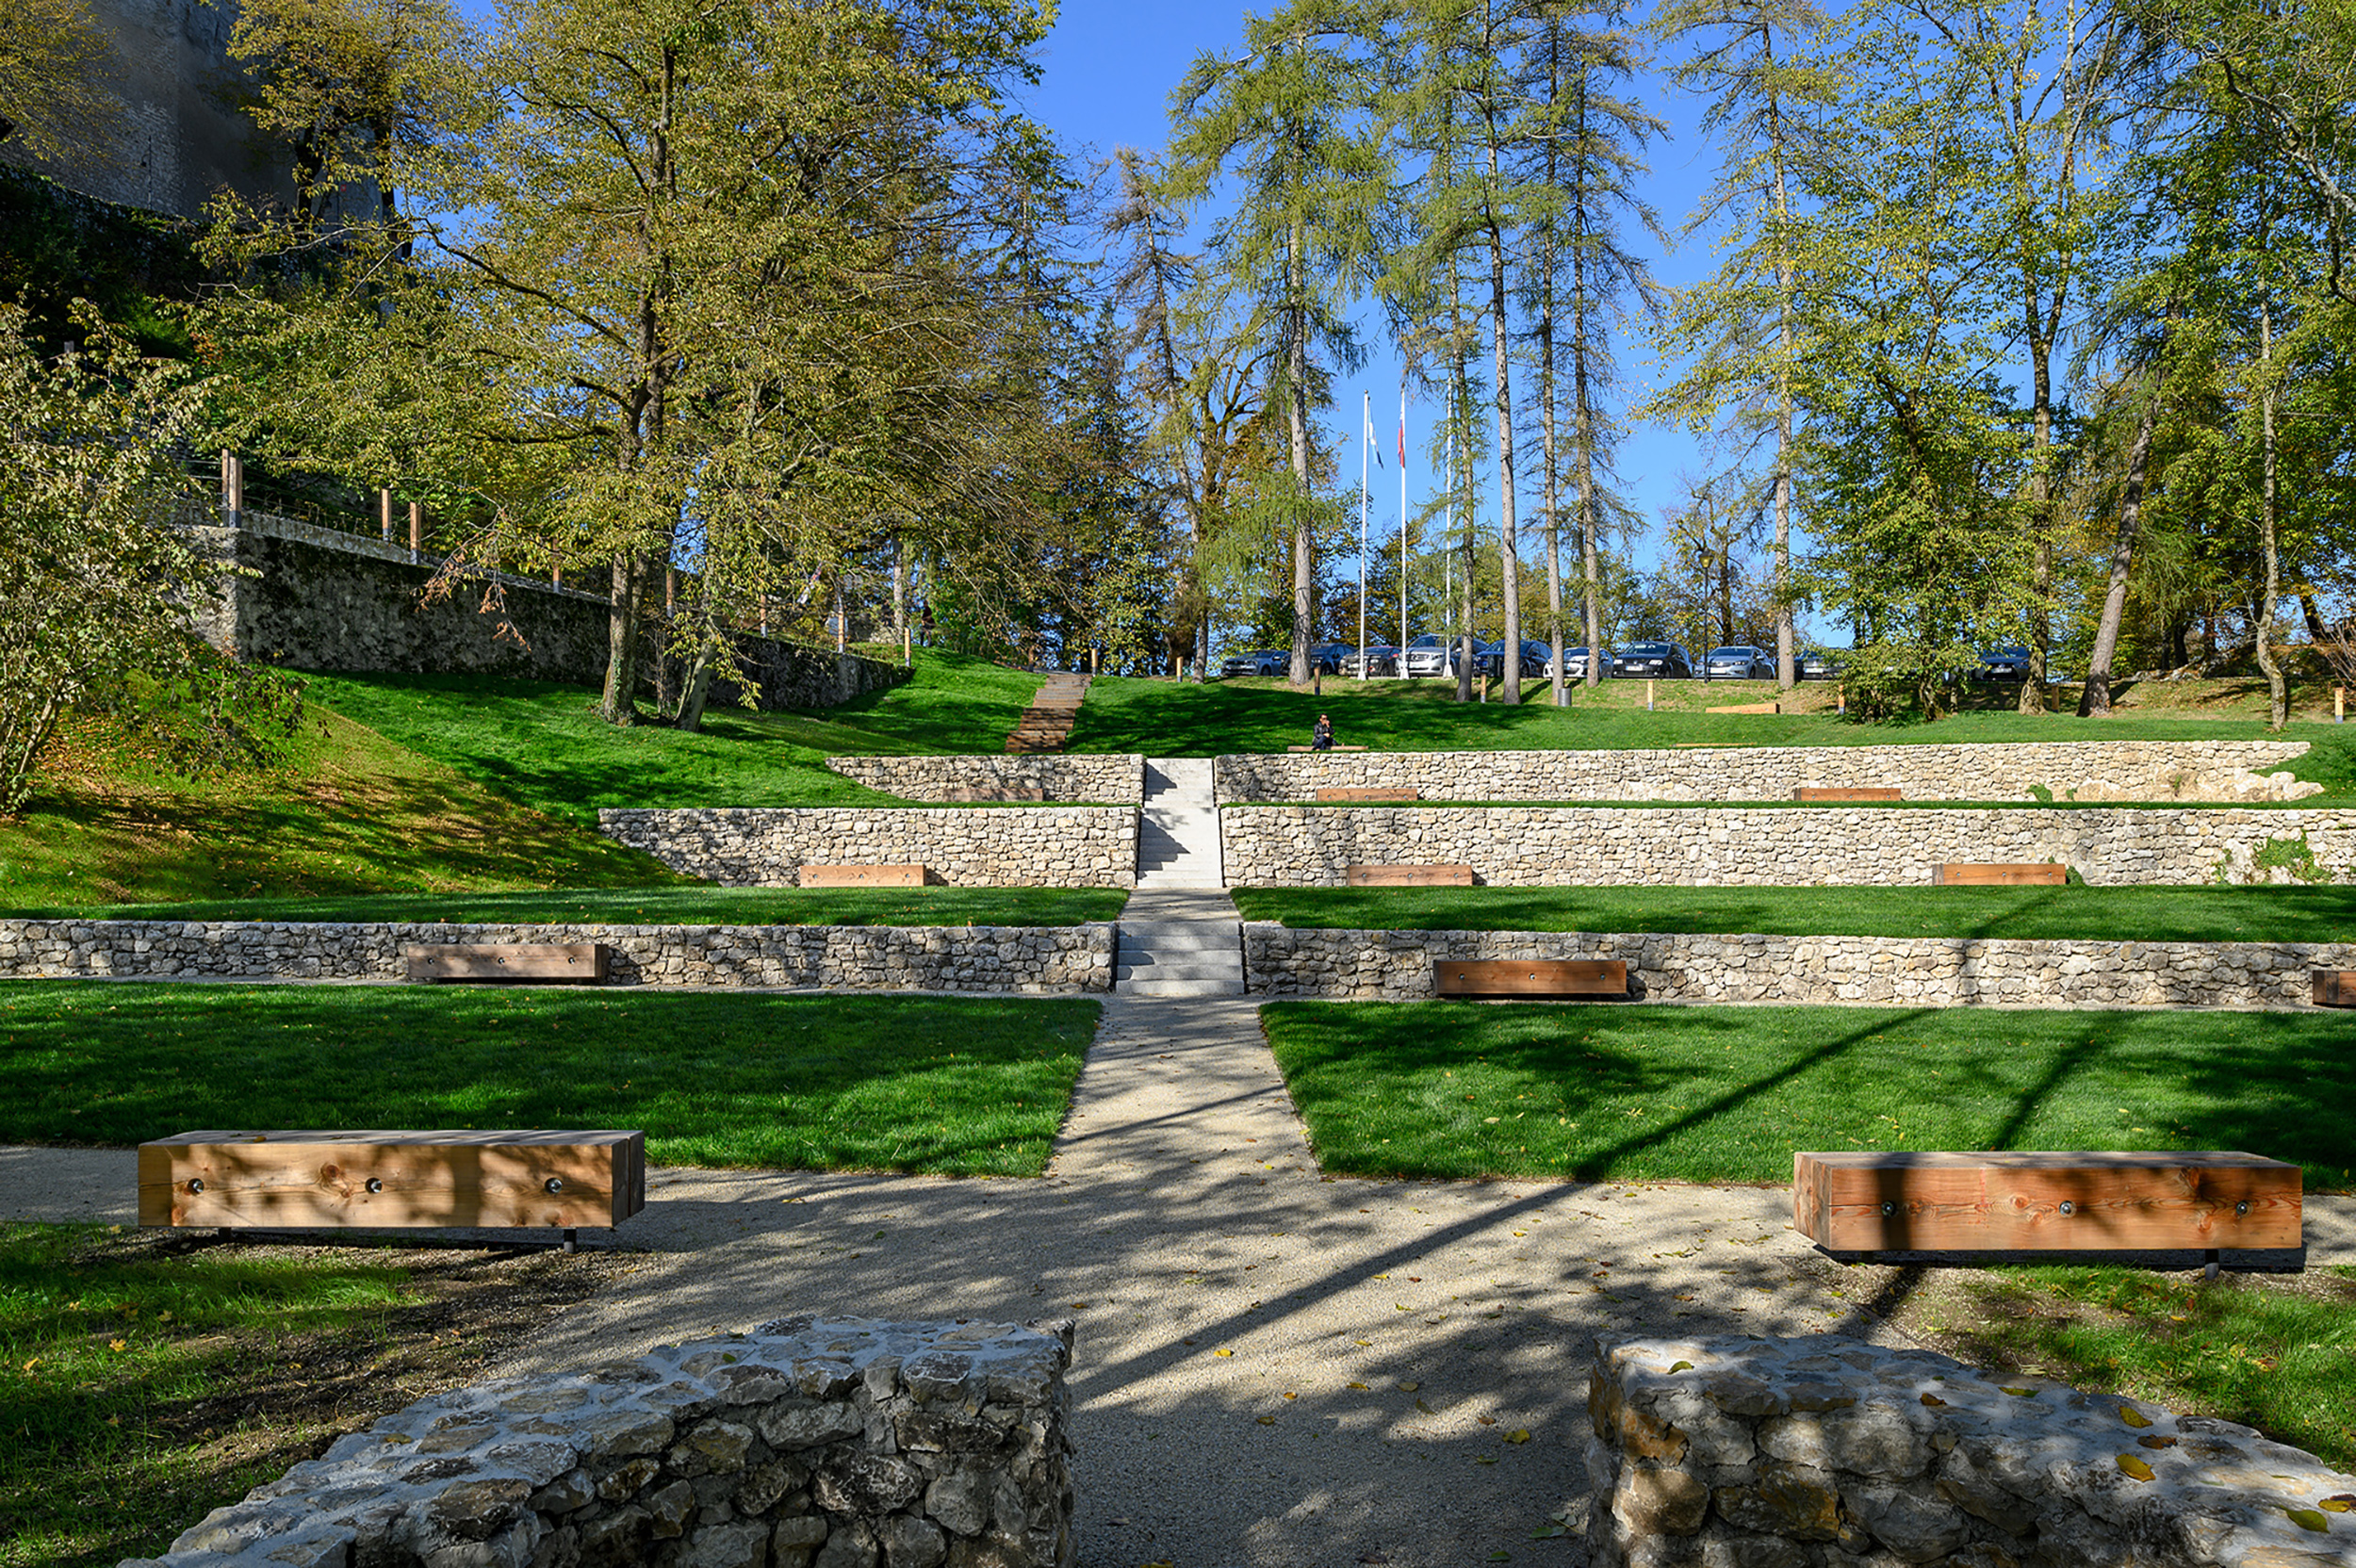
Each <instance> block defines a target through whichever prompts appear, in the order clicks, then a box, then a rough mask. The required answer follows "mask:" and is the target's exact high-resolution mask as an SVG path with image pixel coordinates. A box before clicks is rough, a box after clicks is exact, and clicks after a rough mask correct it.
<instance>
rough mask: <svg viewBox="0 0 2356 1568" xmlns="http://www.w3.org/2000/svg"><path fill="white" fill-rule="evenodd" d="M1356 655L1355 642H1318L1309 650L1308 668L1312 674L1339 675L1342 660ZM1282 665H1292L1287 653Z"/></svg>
mask: <svg viewBox="0 0 2356 1568" xmlns="http://www.w3.org/2000/svg"><path fill="white" fill-rule="evenodd" d="M1357 656H1358V645H1357V644H1355V643H1319V644H1317V645H1316V646H1315V647H1313V648H1311V649H1310V650H1309V669H1310V672H1311V673H1312V674H1314V675H1339V674H1341V673H1342V661H1343V660H1345V659H1354V658H1356V657H1357ZM1284 665H1285V668H1286V669H1288V670H1289V669H1290V668H1291V667H1292V659H1291V657H1290V656H1289V655H1287V656H1286V657H1285V660H1284Z"/></svg>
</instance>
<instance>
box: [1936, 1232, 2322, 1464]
mask: <svg viewBox="0 0 2356 1568" xmlns="http://www.w3.org/2000/svg"><path fill="white" fill-rule="evenodd" d="M1967 1288H1968V1289H1969V1291H1970V1294H1971V1296H1972V1298H1973V1299H1972V1302H1971V1304H1970V1310H1968V1311H1967V1312H1966V1313H1964V1314H1962V1315H1954V1314H1953V1313H1952V1312H1949V1313H1942V1311H1941V1309H1940V1308H1939V1307H1935V1306H1934V1307H1925V1308H1923V1309H1922V1310H1919V1311H1912V1312H1909V1313H1908V1314H1907V1319H1908V1321H1907V1323H1906V1327H1907V1328H1908V1329H1909V1330H1910V1331H1915V1332H1918V1333H1925V1334H1927V1335H1929V1336H1930V1337H1932V1338H1933V1340H1934V1342H1935V1343H1937V1344H1938V1345H1939V1348H1941V1349H1943V1350H1946V1351H1948V1352H1949V1353H1951V1354H1955V1355H1957V1356H1959V1357H1961V1358H1963V1359H1965V1360H1969V1361H1972V1362H1975V1363H1979V1364H1989V1363H1994V1364H2001V1365H2004V1366H2006V1367H2014V1368H2021V1369H2027V1368H2031V1367H2034V1368H2036V1369H2037V1370H2038V1371H2040V1372H2043V1373H2045V1374H2047V1375H2049V1376H2052V1377H2054V1378H2059V1379H2062V1380H2065V1381H2067V1382H2069V1383H2070V1384H2071V1385H2072V1386H2073V1387H2078V1388H2085V1389H2088V1390H2101V1391H2105V1392H2109V1393H2116V1394H2128V1395H2133V1396H2135V1397H2137V1398H2141V1399H2149V1400H2151V1401H2152V1402H2153V1403H2155V1404H2161V1405H2165V1406H2167V1407H2168V1408H2169V1409H2170V1410H2176V1411H2183V1412H2190V1413H2199V1414H2202V1415H2217V1416H2222V1417H2224V1418H2225V1419H2226V1420H2228V1421H2238V1422H2241V1423H2242V1424H2243V1425H2245V1426H2250V1427H2255V1428H2257V1429H2259V1430H2260V1431H2263V1432H2265V1433H2266V1435H2267V1436H2269V1437H2272V1438H2274V1439H2275V1440H2276V1441H2278V1442H2282V1443H2288V1444H2291V1445H2293V1446H2296V1447H2300V1448H2304V1449H2306V1450H2307V1451H2308V1452H2309V1453H2312V1454H2314V1455H2315V1456H2316V1457H2318V1458H2319V1459H2321V1460H2323V1461H2324V1462H2326V1463H2328V1464H2331V1465H2334V1466H2336V1467H2338V1468H2340V1469H2342V1470H2346V1469H2349V1468H2351V1467H2356V1270H2349V1269H2346V1268H2331V1269H2313V1270H2310V1271H2309V1272H2308V1273H2307V1274H2306V1275H2305V1276H2303V1277H2300V1278H2298V1279H2292V1280H2273V1279H2264V1278H2258V1277H2251V1278H2247V1279H2237V1278H2235V1277H2234V1276H2233V1275H2230V1274H2229V1275H2226V1276H2224V1277H2223V1278H2221V1279H2219V1280H2218V1281H2217V1282H2216V1283H2214V1284H2201V1283H2199V1282H2193V1281H2190V1280H2187V1279H2184V1278H2183V1277H2181V1276H2179V1277H2173V1278H2171V1277H2169V1276H2168V1275H2164V1274H2154V1273H2152V1272H2151V1271H2150V1270H2148V1269H2140V1268H2122V1267H2116V1266H2111V1267H2085V1266H2037V1267H2028V1268H2004V1269H1997V1270H1990V1271H1988V1272H1987V1273H1984V1274H1978V1275H1974V1276H1972V1277H1971V1283H1970V1285H1969V1286H1968V1287H1967Z"/></svg>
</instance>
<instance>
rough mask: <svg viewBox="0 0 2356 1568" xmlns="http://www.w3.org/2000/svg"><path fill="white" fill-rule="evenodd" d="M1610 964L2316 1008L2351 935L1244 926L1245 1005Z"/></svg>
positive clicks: (1404, 993) (1780, 987) (1820, 990)
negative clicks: (1494, 968)
mask: <svg viewBox="0 0 2356 1568" xmlns="http://www.w3.org/2000/svg"><path fill="white" fill-rule="evenodd" d="M1492 958H1501V959H1506V960H1509V961H1512V960H1522V959H1534V958H1601V959H1606V960H1609V959H1614V958H1616V959H1619V960H1620V961H1621V962H1623V963H1625V964H1627V965H1628V993H1629V996H1630V997H1631V998H1632V999H1636V1000H1643V1001H1651V1002H1710V1003H1720V1004H1744V1003H1769V1002H1785V1003H1806V1004H1809V1005H1821V1006H1840V1005H1875V1004H1883V1005H1890V1006H1909V1005H1911V1006H1924V1007H1950V1006H1972V1005H2003V1006H2024V1007H2027V1006H2034V1007H2245V1008H2270V1009H2290V1008H2302V1009H2303V1008H2307V1007H2311V1006H2313V1005H2314V975H2315V971H2317V970H2356V941H2348V942H2143V941H2124V942H2122V941H2012V940H2005V939H1974V938H1965V937H1774V936H1758V935H1751V936H1704V935H1694V934H1686V933H1661V932H1580V931H1347V930H1340V929H1323V928H1313V927H1303V928H1292V927H1287V926H1283V925H1277V924H1274V923H1268V922H1264V921H1253V922H1250V923H1246V924H1245V926H1244V928H1243V965H1244V989H1245V990H1246V992H1248V993H1249V994H1251V995H1252V996H1306V997H1318V998H1324V999H1328V1000H1333V1001H1351V1002H1371V1001H1383V1002H1408V1001H1415V1000H1418V999H1423V998H1429V997H1430V996H1432V994H1433V992H1432V965H1433V964H1434V963H1435V962H1450V963H1452V962H1458V961H1462V960H1466V959H1492Z"/></svg>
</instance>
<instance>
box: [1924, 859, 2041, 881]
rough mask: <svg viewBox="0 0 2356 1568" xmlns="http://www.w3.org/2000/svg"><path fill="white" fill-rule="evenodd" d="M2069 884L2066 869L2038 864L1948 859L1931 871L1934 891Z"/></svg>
mask: <svg viewBox="0 0 2356 1568" xmlns="http://www.w3.org/2000/svg"><path fill="white" fill-rule="evenodd" d="M2069 881H2070V868H2069V867H2068V866H2062V865H2053V864H2049V863H2046V862H2041V861H2040V862H2033V863H2031V864H2027V865H2019V866H2007V865H1979V864H1976V863H1974V862H1971V861H1963V860H1951V861H1949V862H1948V863H1947V864H1945V865H1943V866H1939V867H1936V868H1934V869H1933V871H1932V872H1931V886H1933V887H1935V888H2059V887H2062V886H2064V885H2066V884H2067V883H2068V882H2069Z"/></svg>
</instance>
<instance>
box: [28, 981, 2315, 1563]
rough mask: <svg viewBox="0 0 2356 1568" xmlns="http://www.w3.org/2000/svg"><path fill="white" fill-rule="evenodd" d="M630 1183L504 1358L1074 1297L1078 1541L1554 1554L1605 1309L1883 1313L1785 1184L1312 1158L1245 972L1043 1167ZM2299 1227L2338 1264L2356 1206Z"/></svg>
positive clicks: (1093, 1071)
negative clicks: (1347, 1167)
mask: <svg viewBox="0 0 2356 1568" xmlns="http://www.w3.org/2000/svg"><path fill="white" fill-rule="evenodd" d="M132 1182H133V1161H132V1156H131V1155H130V1154H129V1153H127V1152H119V1151H64V1150H21V1149H0V1217H24V1218H30V1217H43V1218H51V1217H55V1218H65V1217H84V1218H96V1219H106V1220H117V1221H120V1220H127V1219H128V1218H129V1217H130V1211H131V1202H130V1194H131V1191H132ZM648 1201H649V1207H648V1208H647V1210H646V1213H645V1214H643V1215H641V1216H639V1217H637V1218H635V1219H633V1220H631V1221H630V1223H629V1224H628V1225H627V1226H626V1227H625V1228H624V1229H623V1230H622V1231H621V1232H620V1233H619V1235H618V1240H619V1242H620V1243H621V1244H623V1245H626V1246H629V1247H631V1248H639V1249H645V1252H644V1253H643V1254H642V1255H641V1256H639V1257H637V1258H635V1259H633V1260H632V1262H631V1265H630V1266H629V1267H627V1268H626V1269H625V1270H624V1271H623V1273H622V1275H621V1276H620V1277H619V1278H617V1279H616V1280H615V1281H614V1284H613V1285H612V1286H611V1287H610V1288H609V1289H608V1290H607V1291H605V1292H604V1293H602V1294H601V1295H600V1296H599V1297H597V1299H594V1300H591V1301H587V1302H584V1303H582V1304H581V1305H580V1306H578V1307H576V1308H575V1309H573V1310H572V1311H571V1312H570V1313H569V1314H568V1315H565V1316H564V1317H563V1318H561V1319H560V1320H558V1321H556V1322H554V1323H551V1324H550V1325H549V1326H548V1331H546V1332H545V1333H544V1334H543V1335H542V1336H541V1337H540V1338H539V1339H537V1340H536V1341H535V1342H534V1343H533V1344H532V1346H530V1347H529V1348H527V1349H526V1350H525V1351H524V1352H523V1353H522V1354H520V1355H519V1356H518V1357H516V1358H515V1359H514V1360H512V1361H511V1362H510V1363H509V1364H507V1365H506V1366H505V1367H504V1368H503V1370H508V1371H524V1370H531V1369H534V1368H553V1367H563V1366H571V1365H578V1364H581V1363H582V1362H584V1361H588V1360H597V1359H603V1358H607V1357H613V1356H626V1355H632V1354H636V1353H638V1352H640V1351H641V1350H643V1349H645V1348H646V1347H648V1346H651V1345H655V1344H659V1343H662V1342H664V1341H668V1340H676V1339H681V1338H686V1337H691V1336H694V1335H696V1334H701V1333H705V1332H710V1331H730V1330H736V1329H741V1328H744V1327H745V1326H747V1325H749V1324H752V1323H755V1322H759V1321H761V1319H763V1318H766V1317H771V1316H775V1315H779V1314H781V1313H784V1312H787V1311H799V1310H819V1311H835V1312H859V1313H866V1314H872V1315H885V1316H911V1317H913V1316H943V1315H947V1316H959V1317H963V1316H973V1317H983V1318H995V1319H1010V1320H1014V1321H1021V1320H1023V1319H1025V1318H1032V1317H1043V1316H1071V1317H1073V1318H1075V1319H1077V1321H1078V1324H1079V1331H1078V1353H1077V1356H1076V1359H1075V1364H1074V1365H1073V1368H1072V1395H1073V1401H1074V1430H1073V1437H1074V1441H1075V1443H1076V1444H1077V1446H1078V1467H1079V1476H1080V1483H1081V1495H1080V1540H1081V1551H1082V1560H1083V1562H1084V1563H1086V1564H1088V1568H1139V1565H1141V1564H1151V1563H1163V1562H1167V1563H1171V1564H1175V1565H1178V1568H1220V1565H1226V1564H1241V1563H1252V1564H1270V1565H1275V1564H1288V1565H1289V1564H1299V1565H1304V1568H1306V1565H1313V1564H1314V1565H1323V1564H1333V1565H1350V1564H1355V1563H1362V1562H1387V1563H1390V1564H1395V1565H1398V1568H1419V1565H1424V1564H1464V1563H1480V1562H1483V1561H1487V1560H1493V1554H1496V1553H1498V1552H1506V1553H1510V1554H1511V1560H1513V1561H1516V1562H1524V1563H1530V1562H1537V1563H1546V1562H1553V1563H1558V1564H1562V1568H1570V1564H1571V1563H1573V1562H1574V1561H1575V1560H1577V1547H1576V1545H1575V1544H1574V1538H1573V1537H1562V1538H1556V1539H1533V1534H1534V1532H1536V1531H1539V1530H1542V1529H1545V1528H1546V1527H1548V1523H1549V1520H1550V1519H1552V1518H1554V1517H1556V1516H1558V1515H1560V1514H1562V1513H1563V1512H1565V1511H1569V1512H1570V1513H1571V1514H1572V1516H1573V1517H1574V1518H1576V1517H1577V1516H1578V1511H1579V1508H1580V1507H1581V1506H1582V1505H1583V1495H1584V1491H1585V1479H1584V1476H1583V1474H1582V1472H1581V1466H1580V1463H1579V1446H1580V1444H1581V1442H1582V1441H1583V1439H1582V1435H1581V1425H1582V1422H1583V1419H1584V1417H1583V1411H1582V1409H1581V1401H1582V1400H1583V1398H1584V1397H1585V1381H1586V1379H1585V1367H1586V1360H1587V1348H1588V1345H1589V1343H1590V1341H1591V1339H1592V1337H1593V1336H1594V1335H1595V1333H1596V1332H1598V1331H1623V1330H1626V1331H1647V1330H1660V1329H1666V1328H1669V1327H1672V1326H1675V1327H1677V1328H1680V1329H1691V1330H1693V1331H1726V1330H1737V1331H1758V1332H1764V1333H1797V1332H1818V1331H1825V1330H1838V1331H1846V1332H1854V1333H1857V1334H1860V1335H1862V1336H1864V1337H1868V1338H1874V1337H1879V1336H1880V1335H1881V1333H1882V1331H1881V1330H1880V1328H1879V1324H1878V1319H1877V1318H1876V1317H1875V1316H1874V1315H1873V1311H1872V1306H1873V1303H1871V1302H1868V1301H1859V1300H1857V1299H1855V1297H1856V1296H1857V1294H1858V1293H1857V1291H1856V1290H1855V1288H1854V1286H1855V1285H1856V1284H1857V1279H1856V1278H1852V1279H1851V1280H1850V1281H1849V1282H1848V1283H1849V1284H1850V1286H1851V1287H1852V1288H1851V1289H1850V1290H1849V1291H1848V1292H1847V1293H1846V1294H1842V1293H1841V1279H1840V1274H1839V1271H1838V1270H1837V1269H1835V1268H1833V1267H1832V1266H1829V1265H1828V1264H1826V1263H1825V1262H1824V1261H1823V1260H1822V1259H1820V1258H1819V1257H1818V1256H1817V1255H1816V1254H1814V1253H1813V1252H1812V1251H1811V1250H1809V1249H1808V1247H1807V1245H1806V1244H1805V1243H1804V1242H1802V1241H1801V1239H1800V1238H1799V1237H1798V1236H1797V1235H1796V1234H1795V1233H1792V1231H1791V1230H1790V1229H1789V1226H1788V1222H1787V1221H1788V1216H1789V1213H1790V1200H1789V1198H1788V1196H1787V1194H1786V1191H1785V1189H1783V1188H1781V1187H1775V1188H1753V1187H1688V1186H1666V1185H1641V1186H1632V1185H1625V1184H1615V1185H1609V1186H1596V1185H1568V1184H1550V1183H1537V1182H1513V1181H1507V1182H1491V1183H1398V1182H1367V1181H1357V1180H1348V1179H1333V1178H1329V1177H1324V1176H1321V1175H1320V1174H1319V1173H1318V1171H1317V1167H1316V1164H1315V1162H1314V1161H1313V1160H1312V1158H1311V1157H1310V1153H1309V1150H1308V1146H1307V1143H1306V1140H1305V1138H1304V1137H1303V1135H1302V1131H1301V1123H1300V1121H1299V1120H1298V1119H1296V1118H1295V1116H1294V1115H1293V1112H1292V1107H1291V1103H1290V1101H1289V1099H1288V1098H1287V1096H1286V1094H1285V1092H1284V1085H1283V1082H1282V1080H1281V1079H1280V1078H1279V1077H1278V1075H1277V1071H1276V1068H1275V1064H1274V1061H1273V1059H1272V1058H1271V1057H1270V1056H1269V1054H1268V1049H1267V1046H1266V1044H1265V1042H1264V1040H1263V1039H1262V1037H1261V1035H1260V1031H1259V1025H1258V1018H1257V1010H1256V1006H1255V1005H1253V1004H1252V1003H1249V1002H1244V1001H1199V1002H1198V1001H1186V1002H1174V1001H1152V1002H1145V1001H1138V1002H1128V1001H1119V1000H1116V1001H1113V1002H1109V1003H1108V1004H1107V1005H1106V1006H1105V1012H1104V1025H1103V1027H1102V1029H1101V1030H1100V1033H1099V1036H1098V1038H1097V1040H1096V1042H1095V1044H1094V1046H1093V1047H1092V1049H1091V1050H1090V1052H1089V1054H1088V1067H1087V1070H1086V1071H1085V1072H1084V1073H1083V1074H1082V1076H1081V1079H1080V1083H1079V1086H1078V1089H1077V1091H1076V1093H1075V1096H1074V1101H1073V1104H1072V1112H1071V1115H1070V1118H1069V1119H1068V1121H1067V1123H1066V1126H1065V1129H1064V1132H1063V1135H1062V1136H1061V1138H1060V1139H1059V1141H1058V1143H1057V1146H1056V1151H1055V1160H1054V1163H1053V1165H1052V1167H1051V1168H1050V1171H1049V1174H1048V1176H1047V1177H1046V1178H1045V1179H1044V1180H1042V1181H1036V1182H1033V1181H948V1180H939V1179H929V1178H908V1177H872V1176H845V1175H826V1174H815V1173H807V1172H782V1173H775V1172H741V1171H716V1170H698V1169H671V1168H665V1169H660V1170H658V1171H657V1172H655V1174H654V1177H653V1180H652V1182H651V1183H650V1190H649V1192H648ZM2308 1233H2309V1239H2310V1249H2309V1261H2310V1262H2312V1263H2316V1264H2321V1263H2327V1262H2331V1263H2346V1262H2351V1261H2356V1201H2349V1200H2345V1199H2310V1200H2309V1205H2308ZM584 1239H586V1238H584ZM1874 1277H1879V1278H1887V1277H1889V1276H1888V1271H1874ZM1525 1433H1526V1434H1527V1437H1526V1438H1522V1434H1525ZM1517 1438H1522V1440H1520V1441H1516V1439H1517Z"/></svg>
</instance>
